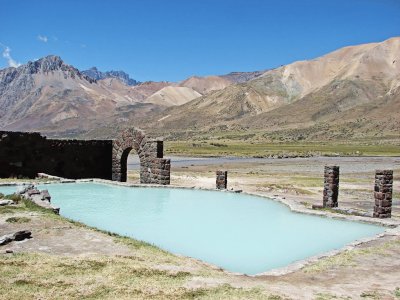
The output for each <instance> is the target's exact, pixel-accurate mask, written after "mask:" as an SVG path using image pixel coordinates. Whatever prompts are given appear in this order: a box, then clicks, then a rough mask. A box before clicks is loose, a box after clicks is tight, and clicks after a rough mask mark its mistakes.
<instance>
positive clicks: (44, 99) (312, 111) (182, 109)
mask: <svg viewBox="0 0 400 300" xmlns="http://www.w3.org/2000/svg"><path fill="white" fill-rule="evenodd" d="M132 125H135V126H139V127H141V128H144V129H146V130H147V131H150V132H155V133H157V134H163V135H167V136H168V134H170V133H174V134H175V133H180V134H181V135H182V136H184V135H185V133H188V132H190V133H191V134H192V133H193V132H213V131H215V130H220V131H235V130H242V131H259V132H263V134H264V136H265V137H267V138H271V139H274V138H276V136H277V135H278V136H279V135H280V136H283V135H284V136H290V138H291V139H294V140H299V139H309V140H330V139H338V138H339V139H340V138H341V139H353V138H357V139H362V138H367V137H368V138H382V137H386V138H394V139H398V138H399V132H400V38H399V37H395V38H391V39H388V40H386V41H383V42H380V43H369V44H363V45H357V46H349V47H345V48H341V49H339V50H336V51H334V52H331V53H329V54H327V55H324V56H322V57H319V58H316V59H313V60H308V61H298V62H294V63H292V64H288V65H284V66H281V67H279V68H276V69H272V70H264V71H255V72H232V73H229V74H226V75H221V76H206V77H199V76H192V77H190V78H187V79H185V80H183V81H181V82H175V83H174V82H151V81H150V82H143V83H141V82H138V81H136V80H134V79H131V78H130V77H129V76H128V74H126V73H124V72H123V71H109V72H101V71H99V70H98V69H97V68H95V67H93V68H91V69H89V70H86V71H79V70H78V69H76V68H75V67H73V66H71V65H68V64H66V63H65V62H64V61H63V60H62V59H61V58H60V57H58V56H47V57H44V58H42V59H39V60H37V61H34V62H28V63H27V64H26V65H22V66H20V67H18V68H5V69H3V70H0V128H2V129H3V130H22V131H26V130H37V131H41V132H43V133H45V134H47V135H49V136H64V137H67V136H90V137H105V136H110V135H113V134H114V133H115V131H116V130H119V128H122V127H126V126H132Z"/></svg>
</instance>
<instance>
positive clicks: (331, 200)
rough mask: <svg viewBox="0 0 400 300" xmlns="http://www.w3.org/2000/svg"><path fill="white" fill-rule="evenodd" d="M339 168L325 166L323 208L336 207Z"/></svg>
mask: <svg viewBox="0 0 400 300" xmlns="http://www.w3.org/2000/svg"><path fill="white" fill-rule="evenodd" d="M338 196H339V166H325V169H324V192H323V201H322V203H323V204H322V205H323V207H338Z"/></svg>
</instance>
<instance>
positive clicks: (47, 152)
mask: <svg viewBox="0 0 400 300" xmlns="http://www.w3.org/2000/svg"><path fill="white" fill-rule="evenodd" d="M111 157H112V141H111V140H89V141H84V140H52V139H47V138H46V137H43V136H41V135H40V134H39V133H27V132H8V131H0V177H29V178H34V177H36V175H37V173H39V172H43V173H48V174H51V175H56V176H60V177H65V178H72V179H75V178H102V179H112V167H111V165H112V161H111Z"/></svg>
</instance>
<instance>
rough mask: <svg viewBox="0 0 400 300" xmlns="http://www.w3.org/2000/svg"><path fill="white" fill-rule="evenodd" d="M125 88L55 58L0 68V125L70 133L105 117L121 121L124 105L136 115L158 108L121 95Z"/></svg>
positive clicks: (95, 124)
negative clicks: (111, 84) (106, 83)
mask: <svg viewBox="0 0 400 300" xmlns="http://www.w3.org/2000/svg"><path fill="white" fill-rule="evenodd" d="M118 82H119V80H118V81H117V84H118ZM124 89H125V90H124ZM129 89H131V88H130V87H128V86H125V85H123V84H122V85H121V84H120V82H119V86H118V88H115V87H114V88H111V87H106V86H105V84H104V82H101V81H95V80H93V79H91V78H89V77H87V76H86V75H84V74H82V73H81V72H80V71H79V70H77V69H76V68H74V67H72V66H70V65H68V64H65V63H64V62H63V61H62V60H61V58H60V57H58V56H47V57H45V58H42V59H40V60H37V61H34V62H29V63H28V64H26V65H22V66H20V67H18V68H6V69H3V70H0V127H1V128H3V129H7V130H41V131H44V132H50V133H51V132H57V133H60V132H61V133H62V132H65V133H74V132H83V131H85V130H88V129H91V128H92V127H94V126H99V124H101V123H102V122H103V120H105V119H107V120H109V121H110V122H113V121H115V120H120V119H121V118H122V119H124V118H123V116H121V115H120V110H119V109H118V107H120V106H126V105H129V106H128V107H130V108H131V109H135V115H139V116H140V115H141V114H143V113H144V112H146V113H148V112H149V111H152V110H155V111H159V110H161V107H160V106H157V105H154V104H151V103H147V104H141V105H139V104H140V101H137V100H136V99H128V98H126V97H125V96H126V95H129ZM125 120H126V119H125Z"/></svg>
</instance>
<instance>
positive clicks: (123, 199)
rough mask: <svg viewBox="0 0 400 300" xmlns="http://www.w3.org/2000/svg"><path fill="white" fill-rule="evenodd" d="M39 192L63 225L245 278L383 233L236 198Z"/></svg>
mask: <svg viewBox="0 0 400 300" xmlns="http://www.w3.org/2000/svg"><path fill="white" fill-rule="evenodd" d="M40 188H41V189H48V190H49V192H50V194H51V196H52V203H53V204H54V205H55V206H59V207H60V208H61V215H63V216H65V217H68V218H71V219H73V220H76V221H81V222H84V223H85V224H87V225H90V226H95V227H97V228H100V229H103V230H108V231H112V232H115V233H118V234H121V235H126V236H130V237H133V238H136V239H139V240H143V241H146V242H149V243H153V244H155V245H157V246H159V247H161V248H163V249H165V250H168V251H170V252H173V253H179V254H183V255H186V256H191V257H194V258H197V259H201V260H203V261H206V262H209V263H212V264H215V265H217V266H220V267H222V268H224V269H226V270H229V271H233V272H240V273H246V274H256V273H261V272H265V271H268V270H271V269H273V268H277V267H283V266H286V265H288V264H290V263H292V262H294V261H297V260H301V259H304V258H307V257H309V256H312V255H316V254H318V253H322V252H326V251H329V250H332V249H338V248H341V247H343V246H344V245H346V244H348V243H350V242H351V241H354V240H356V239H359V238H363V237H367V236H372V235H375V234H377V233H381V232H383V231H384V228H383V227H380V226H375V225H370V224H364V223H357V222H350V221H344V220H335V219H329V218H322V217H317V216H310V215H305V214H298V213H292V212H291V211H290V209H289V208H288V207H286V206H285V205H283V204H281V203H278V202H275V201H272V200H268V199H265V198H261V197H255V196H249V195H242V194H234V193H224V192H214V191H198V190H190V189H169V188H130V187H121V186H113V185H105V184H95V183H70V184H50V185H44V186H40ZM14 189H15V188H14ZM1 190H2V188H1V187H0V192H1Z"/></svg>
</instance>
